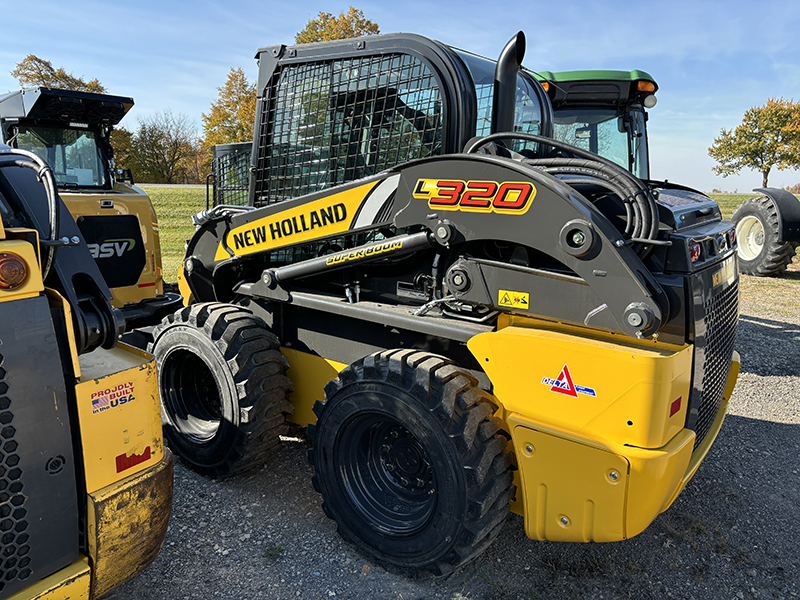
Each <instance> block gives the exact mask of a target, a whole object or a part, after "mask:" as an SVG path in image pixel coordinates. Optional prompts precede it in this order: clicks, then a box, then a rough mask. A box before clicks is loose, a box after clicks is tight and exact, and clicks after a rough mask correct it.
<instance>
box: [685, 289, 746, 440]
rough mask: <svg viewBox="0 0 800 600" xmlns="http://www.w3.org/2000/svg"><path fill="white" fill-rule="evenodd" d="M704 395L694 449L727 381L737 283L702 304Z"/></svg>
mask: <svg viewBox="0 0 800 600" xmlns="http://www.w3.org/2000/svg"><path fill="white" fill-rule="evenodd" d="M704 309H705V318H704V321H705V326H706V336H705V347H704V348H703V356H704V359H703V395H702V399H701V401H700V408H699V411H698V415H697V422H696V424H695V434H696V436H697V437H696V439H695V448H697V447H698V446H699V445H700V444H701V443H702V442H703V440H704V439H705V437H706V435H707V434H708V431H709V430H710V429H711V426H712V425H713V424H714V419H715V417H716V416H717V412H719V407H720V404H721V403H722V396H723V394H724V392H725V384H726V383H727V381H728V370H729V368H730V362H731V355H732V354H733V343H734V340H735V338H736V323H737V317H738V314H739V282H738V280H737V281H736V283H734V284H733V285H731V286H730V287H728V289H726V290H725V291H723V292H721V293H720V294H717V295H715V296H713V297H712V298H710V299H709V300H707V301H706V302H705V303H704Z"/></svg>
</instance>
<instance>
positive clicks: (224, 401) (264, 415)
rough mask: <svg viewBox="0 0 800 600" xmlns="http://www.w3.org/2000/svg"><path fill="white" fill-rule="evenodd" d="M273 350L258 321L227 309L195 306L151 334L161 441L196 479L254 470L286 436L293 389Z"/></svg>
mask: <svg viewBox="0 0 800 600" xmlns="http://www.w3.org/2000/svg"><path fill="white" fill-rule="evenodd" d="M278 348H279V343H278V338H277V337H275V335H274V334H272V333H271V332H270V331H269V329H267V326H266V324H265V323H264V321H263V320H262V319H260V318H258V317H256V316H255V315H254V314H253V313H251V312H250V311H249V310H247V309H245V308H242V307H239V306H234V305H231V304H221V303H206V304H194V305H192V306H190V307H187V308H184V309H182V310H180V311H178V312H177V313H175V314H173V315H170V316H168V317H166V318H165V319H164V320H163V321H162V323H161V324H160V325H159V326H158V327H156V328H155V330H154V331H153V343H152V344H151V345H150V347H149V350H150V352H151V353H152V354H153V356H154V357H155V359H156V367H157V369H158V383H159V392H160V395H161V420H162V424H163V427H164V437H165V438H166V440H167V443H168V445H169V447H170V448H171V449H172V451H173V452H174V453H175V454H177V455H178V456H180V457H181V458H183V459H184V460H185V461H186V462H187V463H188V464H189V465H190V466H191V467H192V468H193V469H194V470H195V471H197V472H198V473H201V474H203V475H210V476H219V475H227V474H230V473H235V472H241V471H245V470H249V469H251V468H255V467H257V466H259V465H261V464H262V463H263V461H264V459H265V458H266V456H267V455H268V454H269V452H270V451H271V450H272V449H273V448H274V447H275V446H276V445H277V444H278V442H279V441H280V440H279V436H280V435H282V434H284V433H285V432H286V429H287V423H286V416H287V415H288V414H291V412H292V409H293V407H292V404H291V402H289V400H288V399H287V396H288V394H289V393H290V392H291V391H292V389H293V386H292V382H291V380H290V379H289V378H288V377H287V376H286V370H287V369H288V367H289V363H288V361H287V360H286V357H285V356H283V354H281V353H280V351H279V349H278Z"/></svg>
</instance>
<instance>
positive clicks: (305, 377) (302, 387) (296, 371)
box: [281, 347, 347, 425]
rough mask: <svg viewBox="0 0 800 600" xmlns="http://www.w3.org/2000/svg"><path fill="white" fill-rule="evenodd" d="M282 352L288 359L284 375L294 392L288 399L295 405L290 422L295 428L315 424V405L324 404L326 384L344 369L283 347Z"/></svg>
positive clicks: (341, 364) (316, 357) (335, 364)
mask: <svg viewBox="0 0 800 600" xmlns="http://www.w3.org/2000/svg"><path fill="white" fill-rule="evenodd" d="M281 352H282V353H283V355H284V356H286V358H288V359H289V370H288V371H287V372H286V374H287V375H288V376H289V378H290V379H291V380H292V382H293V383H294V392H293V393H292V394H291V395H290V396H289V400H290V401H291V402H292V403H293V404H294V414H293V415H292V416H291V420H292V421H293V422H295V423H297V424H298V425H308V424H309V423H316V422H317V417H316V415H315V414H314V411H313V410H312V408H313V406H314V402H315V401H317V400H323V401H324V400H325V390H324V388H325V384H326V383H328V382H329V381H330V380H331V379H333V378H334V377H336V376H337V375H338V374H339V371H341V370H342V369H344V368H345V367H346V366H347V365H346V364H344V363H340V362H336V361H335V360H328V359H326V358H322V357H321V356H316V355H314V354H308V353H307V352H299V351H297V350H292V349H291V348H285V347H282V348H281Z"/></svg>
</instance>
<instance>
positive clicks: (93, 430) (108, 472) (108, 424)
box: [75, 343, 164, 492]
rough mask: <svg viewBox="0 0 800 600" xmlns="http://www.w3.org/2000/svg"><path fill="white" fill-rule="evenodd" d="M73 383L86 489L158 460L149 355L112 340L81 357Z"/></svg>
mask: <svg viewBox="0 0 800 600" xmlns="http://www.w3.org/2000/svg"><path fill="white" fill-rule="evenodd" d="M81 372H82V377H81V380H82V381H81V383H79V384H78V385H77V386H76V388H75V389H76V394H77V397H78V418H79V420H80V425H81V442H82V445H83V464H84V467H85V471H86V490H87V492H93V491H95V490H98V489H100V488H104V487H106V486H108V485H110V484H112V483H114V482H115V481H119V480H120V479H123V478H125V477H128V476H130V475H133V474H134V473H136V472H138V471H141V470H143V469H146V468H148V467H150V466H152V465H154V464H156V463H158V462H159V461H160V460H161V457H162V456H163V454H164V443H163V438H162V434H161V408H160V404H159V399H158V380H157V378H156V366H155V361H154V360H153V357H152V356H151V355H150V354H148V353H146V352H142V351H141V350H138V349H136V348H133V347H132V346H128V345H126V344H122V343H120V344H117V346H116V347H115V348H112V349H111V350H102V349H99V350H95V351H94V352H91V353H89V354H84V355H82V356H81Z"/></svg>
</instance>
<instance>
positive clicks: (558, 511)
mask: <svg viewBox="0 0 800 600" xmlns="http://www.w3.org/2000/svg"><path fill="white" fill-rule="evenodd" d="M506 423H507V425H508V427H509V430H510V431H511V437H512V440H513V443H514V452H515V454H516V456H517V463H518V466H519V471H518V473H519V488H518V491H517V506H518V507H519V505H520V504H521V506H522V509H523V510H522V514H523V516H524V517H525V532H526V533H527V535H528V537H530V538H532V539H538V540H550V541H555V542H585V541H589V540H593V541H596V542H614V541H620V540H624V539H627V538H630V537H633V536H635V535H637V534H639V533H641V532H642V531H644V529H646V528H647V527H648V526H649V525H650V524H651V523H652V522H653V520H654V519H655V518H656V517H657V516H658V515H659V513H661V512H663V511H664V510H666V508H667V507H668V506H669V503H670V502H671V501H672V499H673V498H674V496H675V495H677V493H678V492H680V490H681V488H682V487H683V485H684V483H685V482H684V477H685V475H686V473H687V468H688V465H689V460H690V458H691V454H692V447H693V445H694V439H695V436H694V432H693V431H690V430H688V429H683V430H681V431H680V433H678V434H677V435H676V436H675V437H674V438H673V439H672V440H670V441H669V443H668V444H666V445H665V446H664V447H663V448H658V449H645V448H633V447H631V446H625V445H622V444H602V443H597V442H595V441H593V440H587V439H582V438H579V437H575V436H571V435H569V434H564V435H562V434H561V432H557V431H552V430H547V429H544V428H542V427H540V426H538V425H537V424H536V423H533V422H532V421H530V420H529V419H526V418H525V417H523V416H521V415H518V414H516V413H514V414H511V415H508V418H507V420H506Z"/></svg>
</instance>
